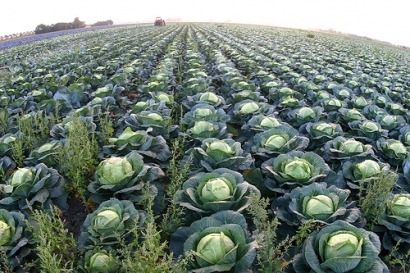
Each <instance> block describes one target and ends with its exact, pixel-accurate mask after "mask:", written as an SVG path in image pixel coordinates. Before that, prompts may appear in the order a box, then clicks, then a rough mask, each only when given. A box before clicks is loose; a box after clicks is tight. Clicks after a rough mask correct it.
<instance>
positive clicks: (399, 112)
mask: <svg viewBox="0 0 410 273" xmlns="http://www.w3.org/2000/svg"><path fill="white" fill-rule="evenodd" d="M0 105H1V107H0V271H1V272H5V273H6V272H56V273H60V272H102V273H109V272H136V273H141V272H158V273H162V272H177V273H180V272H199V273H211V272H235V273H250V272H255V273H256V272H261V273H268V272H296V273H305V272H306V273H310V272H317V273H324V272H326V273H342V272H349V273H365V272H366V273H381V272H410V159H409V152H410V52H409V51H405V50H404V49H400V48H398V47H393V46H390V45H386V44H381V43H375V42H370V41H366V40H360V39H351V38H349V37H345V36H332V35H329V34H323V33H317V32H308V31H302V30H291V29H282V28H274V27H267V26H252V25H234V24H205V23H203V24H200V23H197V24H169V25H167V26H166V27H154V26H151V25H137V26H135V25H134V26H122V27H117V28H109V29H98V30H94V31H87V32H82V33H72V34H70V35H64V36H59V37H56V38H52V39H45V40H41V41H36V42H30V43H27V44H25V45H20V46H15V47H11V48H9V49H5V50H1V51H0Z"/></svg>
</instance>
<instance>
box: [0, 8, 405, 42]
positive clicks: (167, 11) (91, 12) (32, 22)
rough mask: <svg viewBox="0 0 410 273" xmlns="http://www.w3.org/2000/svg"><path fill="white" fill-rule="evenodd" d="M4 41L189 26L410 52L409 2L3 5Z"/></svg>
mask: <svg viewBox="0 0 410 273" xmlns="http://www.w3.org/2000/svg"><path fill="white" fill-rule="evenodd" d="M0 10H1V11H0V12H1V14H0V35H5V34H11V33H14V32H23V31H28V30H34V29H35V27H36V26H37V25H39V24H41V23H43V24H53V23H57V22H71V21H73V19H74V18H75V17H79V18H80V20H82V21H85V22H86V23H87V24H92V23H95V22H96V21H104V20H108V19H111V20H113V21H114V23H136V22H153V21H154V19H155V17H156V16H161V17H163V18H165V19H167V18H181V19H182V20H183V21H184V22H188V21H215V22H232V23H252V24H269V25H276V26H285V27H295V28H303V29H318V28H320V29H329V28H332V29H334V30H337V31H342V32H348V33H353V34H358V35H364V36H368V37H371V38H375V39H379V40H384V41H389V42H391V43H394V44H398V45H406V46H410V15H409V11H410V1H409V0H236V1H235V0H202V1H197V0H148V1H147V0H143V1H141V0H115V1H114V0H111V1H105V0H64V1H63V0H36V1H34V0H12V1H8V0H0Z"/></svg>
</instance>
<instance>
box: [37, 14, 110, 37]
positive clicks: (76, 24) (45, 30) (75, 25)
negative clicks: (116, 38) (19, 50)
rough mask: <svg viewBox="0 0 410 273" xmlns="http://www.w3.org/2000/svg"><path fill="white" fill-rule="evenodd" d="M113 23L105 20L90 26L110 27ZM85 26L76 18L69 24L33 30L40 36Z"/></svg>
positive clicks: (41, 26) (60, 23)
mask: <svg viewBox="0 0 410 273" xmlns="http://www.w3.org/2000/svg"><path fill="white" fill-rule="evenodd" d="M113 23H114V22H113V21H112V20H106V21H99V22H97V23H95V24H92V25H91V26H104V25H112V24H113ZM85 26H86V24H85V22H84V21H81V20H80V19H79V18H78V17H76V18H75V19H74V21H73V22H69V23H63V22H59V23H56V24H51V25H45V24H40V25H38V26H37V27H36V29H35V30H34V33H35V34H41V33H48V32H54V31H60V30H67V29H76V28H84V27H85Z"/></svg>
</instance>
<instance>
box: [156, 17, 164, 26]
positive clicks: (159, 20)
mask: <svg viewBox="0 0 410 273" xmlns="http://www.w3.org/2000/svg"><path fill="white" fill-rule="evenodd" d="M154 25H155V26H157V27H163V26H165V21H164V19H162V18H161V17H157V18H155V23H154Z"/></svg>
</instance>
